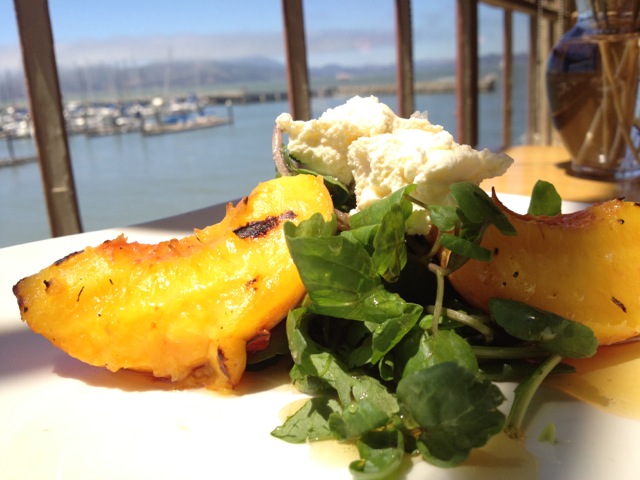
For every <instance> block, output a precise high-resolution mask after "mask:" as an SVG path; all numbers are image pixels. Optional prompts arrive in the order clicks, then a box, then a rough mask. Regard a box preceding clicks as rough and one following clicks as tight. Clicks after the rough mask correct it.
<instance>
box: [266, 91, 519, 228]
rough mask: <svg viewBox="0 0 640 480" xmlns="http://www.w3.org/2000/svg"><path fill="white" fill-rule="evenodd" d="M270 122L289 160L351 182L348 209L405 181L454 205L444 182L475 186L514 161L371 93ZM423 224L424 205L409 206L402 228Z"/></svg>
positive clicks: (433, 200) (426, 198)
mask: <svg viewBox="0 0 640 480" xmlns="http://www.w3.org/2000/svg"><path fill="white" fill-rule="evenodd" d="M276 122H277V124H278V125H279V126H280V128H281V129H282V130H283V132H284V133H286V134H287V135H288V136H289V143H288V148H289V151H290V153H291V154H292V155H293V156H294V157H295V158H296V159H298V160H300V161H301V162H303V163H305V164H306V165H307V166H308V167H309V168H311V169H312V170H314V171H316V172H318V173H320V174H322V175H332V176H334V177H336V178H337V179H339V180H340V181H341V182H343V183H345V184H350V183H351V181H354V190H355V194H356V203H357V207H356V210H355V211H359V210H362V209H364V208H366V207H368V206H369V205H371V204H372V203H373V202H375V201H376V200H379V199H381V198H384V197H386V196H388V195H390V194H391V193H393V192H394V191H396V190H398V189H399V188H402V187H404V186H406V185H410V184H416V185H417V187H416V190H415V191H414V192H413V194H412V195H413V196H414V197H415V198H417V199H418V200H420V201H421V202H423V203H425V204H430V205H453V204H454V201H453V198H452V197H451V192H450V185H451V184H453V183H456V182H462V181H466V182H473V183H475V184H479V183H480V182H481V181H482V180H484V179H487V178H492V177H496V176H499V175H502V174H503V173H504V172H505V171H506V170H507V169H508V168H509V166H510V165H511V164H512V163H513V160H512V159H511V158H510V157H509V156H507V155H505V154H499V153H493V152H491V151H490V150H488V149H485V150H482V151H478V150H475V149H473V148H472V147H470V146H468V145H460V144H457V143H456V142H455V141H454V139H453V136H452V135H451V134H450V133H449V132H447V131H445V130H444V129H443V128H442V126H440V125H433V124H432V123H431V122H429V120H428V119H427V118H426V116H421V115H414V116H412V117H411V118H409V119H403V118H400V117H398V116H396V115H395V114H394V113H393V111H392V110H391V109H390V108H389V107H388V106H386V105H384V104H382V103H380V102H379V100H378V99H377V98H375V97H368V98H361V97H354V98H352V99H351V100H349V101H347V102H346V103H345V104H344V105H341V106H339V107H336V108H334V109H330V110H327V111H326V112H325V113H324V114H322V115H321V116H320V118H318V119H317V120H310V121H308V122H302V121H293V120H292V119H291V116H290V115H288V114H282V115H280V116H279V117H278V119H277V120H276ZM429 226H430V224H429V218H428V215H427V213H426V211H425V210H424V209H421V208H420V207H418V206H414V213H413V214H412V216H411V218H410V219H409V222H408V231H409V233H416V234H419V233H422V234H426V233H427V232H428V231H429V228H430V227H429Z"/></svg>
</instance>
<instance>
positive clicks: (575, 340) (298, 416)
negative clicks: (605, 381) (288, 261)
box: [272, 183, 597, 479]
mask: <svg viewBox="0 0 640 480" xmlns="http://www.w3.org/2000/svg"><path fill="white" fill-rule="evenodd" d="M414 188H415V187H414V186H408V187H405V188H403V189H401V190H398V191H397V192H395V193H394V194H393V195H391V196H390V197H388V198H386V199H384V200H381V201H379V202H377V203H375V204H374V205H373V206H372V207H370V208H368V209H366V210H364V211H362V212H359V213H357V214H354V215H352V216H351V217H350V229H349V230H345V231H340V232H338V229H337V225H336V220H335V218H334V219H332V220H331V221H328V222H326V221H324V219H323V218H322V217H321V216H320V215H319V214H318V215H315V216H314V217H312V218H311V219H309V220H307V221H305V222H302V223H301V224H300V225H298V226H295V225H294V224H293V223H287V224H286V225H285V236H286V241H287V244H288V247H289V250H290V252H291V255H292V258H293V260H294V262H295V264H296V266H297V268H298V271H299V273H300V276H301V278H302V281H303V283H304V285H305V287H306V290H307V296H306V298H305V300H304V302H303V303H302V305H301V306H300V307H299V308H297V309H295V310H293V311H291V312H290V313H289V315H288V318H287V321H286V336H287V340H288V346H289V351H290V353H291V356H292V358H293V363H294V365H293V367H292V370H291V373H290V375H291V379H292V381H293V383H294V385H295V386H296V387H297V388H298V389H299V390H300V391H302V392H304V393H307V394H309V395H310V396H311V398H310V399H309V400H308V401H307V402H306V403H305V405H304V406H303V407H302V408H301V409H300V410H298V411H297V412H296V413H295V414H293V415H292V416H291V417H290V418H289V419H288V420H286V421H285V422H284V424H283V425H281V426H279V427H277V428H275V430H274V431H273V432H272V435H274V436H275V437H277V438H280V439H282V440H285V441H288V442H293V443H300V442H307V441H316V440H326V439H337V440H340V441H352V442H355V444H356V445H357V447H358V451H359V454H360V459H359V460H357V461H355V462H353V463H352V464H351V466H350V470H351V473H352V475H353V476H354V478H358V479H376V478H385V477H388V476H390V475H393V472H395V471H397V469H398V468H399V467H400V464H401V461H402V458H403V456H404V455H405V454H406V453H415V452H418V453H419V454H420V455H421V456H422V457H423V458H424V459H425V460H426V461H428V462H429V463H432V464H434V465H438V466H442V467H453V466H456V465H459V464H460V463H462V462H463V461H464V460H465V459H466V458H467V457H468V455H469V453H470V452H471V450H472V449H473V448H477V447H481V446H483V445H484V444H485V443H486V442H487V441H488V439H489V438H490V437H491V436H493V435H495V434H498V433H500V432H502V431H505V432H507V433H508V434H509V435H510V436H512V437H518V436H520V435H522V431H521V428H522V421H523V419H524V417H525V414H526V410H527V407H528V405H529V403H530V401H531V398H532V397H533V396H534V394H535V391H536V389H537V388H538V386H539V385H540V383H541V382H542V380H543V379H544V378H545V377H546V376H547V375H549V374H552V373H557V372H562V373H564V372H570V371H572V369H571V367H570V366H568V365H565V364H563V363H562V358H563V357H586V356H590V355H593V354H594V353H595V349H596V346H597V342H596V339H595V337H594V335H593V332H592V331H591V330H590V329H588V328H587V327H584V326H583V325H580V324H578V323H575V322H572V321H569V320H566V319H564V318H561V317H558V316H557V315H553V314H550V313H548V312H544V311H541V310H538V309H534V308H532V307H530V306H528V305H524V304H522V303H519V302H515V301H510V300H504V299H494V300H492V302H491V305H490V314H489V315H486V314H482V313H479V312H474V311H471V310H470V309H469V308H468V307H465V306H464V305H463V304H462V303H461V301H460V300H459V299H458V298H456V296H455V295H454V294H452V293H451V292H449V291H448V290H447V288H446V281H445V280H446V276H447V275H449V274H450V273H451V272H452V271H454V270H455V269H457V268H460V267H461V266H462V265H463V264H464V263H465V262H466V261H468V260H469V259H470V258H473V259H479V260H484V261H486V260H489V259H490V258H491V255H492V252H490V251H488V250H486V249H485V248H483V247H482V246H481V245H480V241H481V239H482V235H483V233H484V231H485V230H486V229H487V228H488V227H489V226H490V225H493V226H495V227H496V228H498V229H499V230H500V231H501V232H502V233H503V234H505V235H515V234H516V231H515V229H514V228H513V226H512V225H511V223H510V222H509V221H508V219H507V217H506V216H505V215H504V214H503V212H502V211H501V210H500V209H499V208H498V207H497V206H496V205H495V204H494V202H493V201H492V200H491V199H490V198H489V197H488V196H487V194H486V193H485V192H484V191H482V190H481V189H480V188H479V187H477V186H475V185H473V184H469V183H460V184H456V185H453V186H452V195H453V197H454V199H455V200H456V203H457V206H455V207H453V206H430V205H427V206H424V207H426V208H427V209H428V211H429V214H430V218H431V221H432V223H433V224H434V225H435V227H437V228H436V229H435V230H437V233H435V234H434V238H433V239H432V240H433V243H432V244H430V243H428V242H427V241H426V239H425V238H424V237H417V236H416V237H414V236H409V235H407V234H406V231H405V222H406V221H407V219H408V217H409V215H410V213H411V212H412V209H413V203H412V199H411V193H412V191H413V190H414ZM554 192H555V189H553V187H552V186H550V185H549V184H544V183H539V184H538V185H536V188H535V189H534V192H533V196H532V202H531V210H530V211H531V212H533V213H535V214H541V213H540V212H542V214H554V212H555V213H557V212H558V211H559V210H558V208H559V203H558V199H559V197H557V194H554ZM440 247H446V248H447V249H449V250H450V255H449V258H448V261H447V262H446V263H445V262H442V263H441V262H440V260H439V258H440V257H439V255H438V254H437V252H438V251H440ZM505 380H518V381H519V382H520V383H519V385H518V387H517V388H516V390H515V398H514V402H513V405H512V406H511V408H510V410H509V411H508V412H507V414H505V413H504V412H503V411H502V410H501V409H500V408H501V406H502V405H503V402H504V400H505V398H504V396H503V394H502V392H501V390H500V389H499V388H498V386H497V385H496V384H495V383H494V382H496V381H505Z"/></svg>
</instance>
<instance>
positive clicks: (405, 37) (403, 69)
mask: <svg viewBox="0 0 640 480" xmlns="http://www.w3.org/2000/svg"><path fill="white" fill-rule="evenodd" d="M396 57H397V63H396V77H397V79H396V83H397V84H398V91H397V96H398V116H400V117H404V118H407V117H410V116H411V115H412V114H413V113H414V109H415V105H414V86H413V33H412V27H411V0H396Z"/></svg>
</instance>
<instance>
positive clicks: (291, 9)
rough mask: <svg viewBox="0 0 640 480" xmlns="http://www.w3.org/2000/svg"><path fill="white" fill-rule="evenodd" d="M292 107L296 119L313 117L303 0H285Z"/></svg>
mask: <svg viewBox="0 0 640 480" xmlns="http://www.w3.org/2000/svg"><path fill="white" fill-rule="evenodd" d="M282 16H283V20H284V38H285V52H286V57H287V90H288V95H289V110H290V112H289V113H290V114H291V116H292V117H293V118H294V119H295V120H309V119H310V118H311V95H310V93H309V73H308V69H307V45H306V39H305V32H304V15H303V11H302V0H282Z"/></svg>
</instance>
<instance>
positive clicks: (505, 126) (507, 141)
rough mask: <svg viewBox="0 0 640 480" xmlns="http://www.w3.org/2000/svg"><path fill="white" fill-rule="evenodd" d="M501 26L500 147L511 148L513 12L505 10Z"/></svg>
mask: <svg viewBox="0 0 640 480" xmlns="http://www.w3.org/2000/svg"><path fill="white" fill-rule="evenodd" d="M503 14H504V24H503V32H502V35H503V50H504V51H503V53H502V60H503V69H502V145H501V147H502V148H503V149H504V148H508V147H510V146H511V143H512V140H511V137H512V136H513V125H512V123H513V12H512V11H511V10H509V9H505V10H504V12H503Z"/></svg>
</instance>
